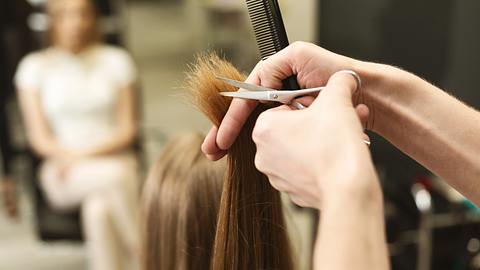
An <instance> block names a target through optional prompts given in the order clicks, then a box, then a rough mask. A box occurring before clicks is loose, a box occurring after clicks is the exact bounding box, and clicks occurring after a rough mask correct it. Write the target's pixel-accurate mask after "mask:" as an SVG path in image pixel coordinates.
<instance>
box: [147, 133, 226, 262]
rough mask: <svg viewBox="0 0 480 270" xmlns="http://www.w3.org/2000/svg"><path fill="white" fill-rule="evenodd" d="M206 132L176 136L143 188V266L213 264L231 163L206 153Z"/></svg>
mask: <svg viewBox="0 0 480 270" xmlns="http://www.w3.org/2000/svg"><path fill="white" fill-rule="evenodd" d="M202 140H203V136H202V135H200V134H188V135H182V136H179V137H177V138H175V139H174V140H172V141H171V142H170V143H169V144H168V145H167V146H166V147H165V150H164V152H163V154H162V155H161V157H160V158H159V159H158V161H157V162H156V164H155V165H154V167H153V168H152V170H151V172H150V175H149V177H148V179H147V182H146V184H145V188H144V191H143V209H142V210H143V216H142V221H143V225H142V226H143V228H142V234H143V236H142V242H143V243H142V262H143V269H144V270H150V269H152V270H153V269H208V268H209V266H210V258H211V253H212V248H213V243H214V238H215V228H216V222H217V215H218V209H219V205H220V197H221V193H222V182H223V177H224V174H225V170H226V164H225V162H223V161H222V162H216V163H213V162H210V161H209V160H207V159H206V158H205V156H204V155H203V154H202V152H201V150H200V147H201V143H202Z"/></svg>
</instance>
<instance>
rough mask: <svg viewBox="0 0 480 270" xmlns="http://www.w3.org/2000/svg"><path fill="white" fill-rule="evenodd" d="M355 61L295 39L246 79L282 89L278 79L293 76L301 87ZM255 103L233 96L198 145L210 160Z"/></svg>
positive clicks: (221, 153)
mask: <svg viewBox="0 0 480 270" xmlns="http://www.w3.org/2000/svg"><path fill="white" fill-rule="evenodd" d="M355 63H356V60H353V59H350V58H347V57H344V56H341V55H338V54H335V53H332V52H329V51H327V50H324V49H322V48H320V47H318V46H316V45H313V44H309V43H304V42H296V43H294V44H292V45H290V46H289V47H287V48H286V49H284V50H282V51H281V52H279V53H277V54H276V55H274V56H272V57H270V58H269V59H267V60H265V61H261V62H259V63H258V65H257V66H256V67H255V69H254V70H253V71H252V73H251V74H250V76H249V77H248V79H247V82H249V83H253V84H258V85H262V86H265V87H271V88H275V89H281V88H282V80H284V79H285V78H288V77H289V76H290V75H292V74H296V75H297V81H298V83H299V84H300V87H301V88H310V87H317V86H323V85H325V84H326V83H327V80H328V78H329V77H330V76H331V75H332V74H333V73H335V72H336V71H339V70H342V69H353V70H355V67H354V66H355ZM257 104H258V102H256V101H251V100H242V99H234V100H233V101H232V104H231V106H230V108H229V110H228V112H227V114H226V115H225V118H224V119H223V122H222V124H221V125H220V127H213V128H212V129H211V130H210V132H209V134H208V135H207V137H206V138H205V142H204V144H203V145H202V150H203V152H204V153H205V154H206V155H207V157H208V158H209V159H211V160H218V159H220V158H221V157H223V156H224V155H225V153H226V150H227V149H229V148H230V146H232V144H233V142H234V141H235V139H236V138H237V135H238V134H239V132H240V130H241V128H242V126H243V124H244V123H245V121H246V119H247V118H248V116H249V115H250V113H251V112H252V111H253V109H254V108H255V107H256V106H257Z"/></svg>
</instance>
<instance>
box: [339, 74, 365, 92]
mask: <svg viewBox="0 0 480 270" xmlns="http://www.w3.org/2000/svg"><path fill="white" fill-rule="evenodd" d="M337 73H344V74H349V75H352V76H353V78H355V81H356V82H357V89H355V91H357V90H358V89H360V88H361V87H362V79H361V78H360V76H358V74H357V73H356V72H355V71H353V70H350V69H345V70H340V71H338V72H337Z"/></svg>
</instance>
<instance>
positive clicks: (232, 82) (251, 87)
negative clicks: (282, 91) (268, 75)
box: [217, 76, 275, 91]
mask: <svg viewBox="0 0 480 270" xmlns="http://www.w3.org/2000/svg"><path fill="white" fill-rule="evenodd" d="M217 79H218V80H221V81H223V82H225V83H227V84H229V85H231V86H235V87H238V88H242V89H245V90H249V91H275V89H271V88H267V87H263V86H258V85H255V84H250V83H245V82H240V81H236V80H232V79H228V78H224V77H220V76H217Z"/></svg>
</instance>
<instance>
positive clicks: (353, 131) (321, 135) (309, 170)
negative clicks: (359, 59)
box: [252, 73, 381, 208]
mask: <svg viewBox="0 0 480 270" xmlns="http://www.w3.org/2000/svg"><path fill="white" fill-rule="evenodd" d="M356 88H357V83H356V80H355V79H354V78H353V76H351V75H349V74H345V73H336V74H335V75H333V76H332V78H331V79H330V80H329V82H328V85H327V88H326V89H325V90H324V91H323V92H321V94H320V95H319V96H318V97H317V99H316V100H315V101H314V102H313V103H312V104H311V106H310V107H309V108H307V109H305V110H291V109H290V108H289V107H288V106H281V107H277V108H274V109H271V110H268V111H266V112H264V113H262V114H261V115H260V117H259V118H258V120H257V123H256V126H255V129H254V131H253V135H252V136H253V139H254V141H255V143H256V145H257V155H256V157H255V164H256V166H257V168H258V169H259V170H260V171H262V172H263V173H265V174H266V175H267V176H268V178H269V180H270V183H271V184H272V186H273V187H275V188H276V189H278V190H279V191H283V192H286V193H288V194H289V195H290V196H291V198H292V200H293V201H294V202H295V203H297V204H299V205H301V206H308V207H315V208H320V207H321V206H324V205H325V204H326V203H328V202H332V200H339V199H340V200H342V199H345V200H353V199H355V198H356V197H358V198H363V199H365V198H367V199H369V200H370V199H372V197H373V196H372V195H376V197H377V198H378V197H380V198H381V193H380V188H379V185H378V181H377V176H376V173H375V171H374V167H373V164H372V161H371V157H370V152H369V150H368V146H367V145H366V144H365V143H364V142H363V140H364V134H363V128H362V124H361V119H360V118H359V115H363V116H364V117H365V116H366V115H367V114H368V108H366V107H365V106H364V105H360V107H357V108H355V107H354V105H353V103H352V93H353V92H354V90H355V89H356ZM359 110H360V111H364V113H361V114H359V113H358V111H359ZM357 195H358V196H357Z"/></svg>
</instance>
